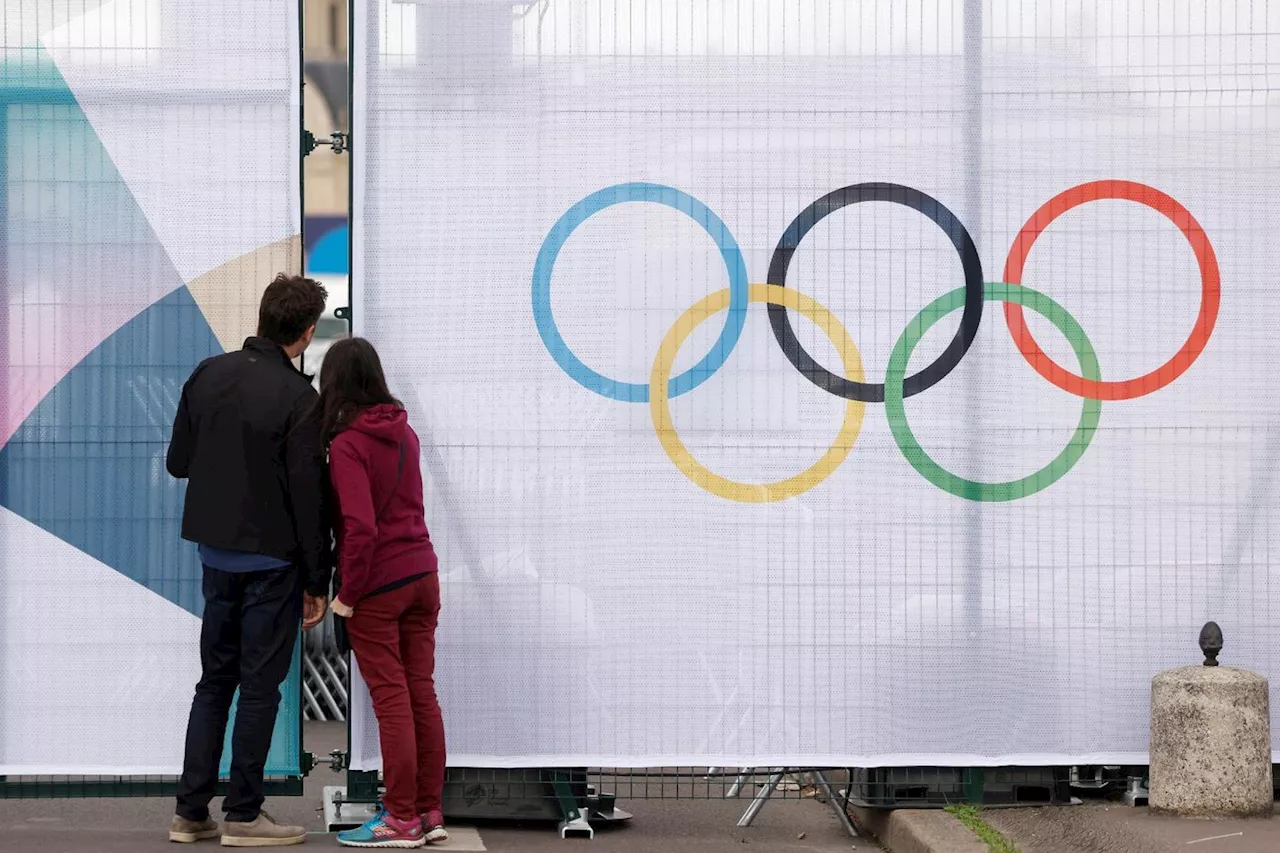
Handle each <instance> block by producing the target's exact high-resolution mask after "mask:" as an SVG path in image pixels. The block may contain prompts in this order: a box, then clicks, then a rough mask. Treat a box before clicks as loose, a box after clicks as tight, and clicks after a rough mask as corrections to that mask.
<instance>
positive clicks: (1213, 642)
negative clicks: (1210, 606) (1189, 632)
mask: <svg viewBox="0 0 1280 853" xmlns="http://www.w3.org/2000/svg"><path fill="white" fill-rule="evenodd" d="M1200 651H1202V652H1204V665H1205V666H1217V665H1218V652H1220V651H1222V629H1221V628H1219V627H1218V623H1217V622H1206V623H1204V627H1203V628H1201V629H1200Z"/></svg>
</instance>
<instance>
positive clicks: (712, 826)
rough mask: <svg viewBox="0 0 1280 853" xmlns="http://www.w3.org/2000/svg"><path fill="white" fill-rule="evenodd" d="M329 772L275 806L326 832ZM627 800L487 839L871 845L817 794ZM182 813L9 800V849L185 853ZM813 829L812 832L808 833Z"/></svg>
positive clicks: (626, 846)
mask: <svg viewBox="0 0 1280 853" xmlns="http://www.w3.org/2000/svg"><path fill="white" fill-rule="evenodd" d="M342 731H343V730H342V729H341V727H338V728H334V727H332V726H308V730H307V736H306V740H305V743H306V745H307V748H308V749H310V750H311V751H313V752H315V753H316V754H318V755H325V754H327V753H328V751H329V750H330V749H333V748H334V747H335V746H339V745H340V744H341V743H342V742H343V735H342ZM340 779H341V777H340V776H337V775H335V774H333V773H331V772H330V771H329V770H328V769H320V770H318V771H316V772H315V773H314V774H313V775H312V776H311V777H310V778H309V779H308V780H307V794H306V796H304V797H302V798H298V799H280V800H274V801H272V802H270V803H268V806H267V807H268V808H269V809H270V810H271V811H272V812H273V813H274V814H275V815H276V816H277V817H278V818H279V819H281V820H287V821H289V822H291V823H298V824H302V825H304V826H306V827H308V829H312V830H314V831H316V832H317V833H319V832H320V831H321V830H323V825H322V820H321V816H320V811H319V808H320V796H321V790H322V789H323V788H324V786H325V785H334V784H341V782H340V781H339V780H340ZM619 806H620V807H622V808H624V809H626V810H627V811H629V812H631V813H632V814H634V815H635V819H634V820H632V821H630V822H629V823H628V824H627V825H625V826H623V827H620V828H617V829H614V830H609V831H604V832H600V833H597V835H596V838H595V840H594V841H585V840H579V839H569V840H566V841H562V840H561V839H560V838H559V836H558V834H557V833H556V831H555V827H554V826H549V825H544V826H530V827H521V828H515V827H509V826H483V827H481V830H480V832H481V837H482V839H483V841H484V843H485V846H486V847H487V848H488V849H489V850H492V851H497V853H517V851H519V853H526V851H527V853H539V851H548V853H550V851H556V853H560V851H563V850H565V849H567V848H568V849H582V850H583V851H588V850H589V851H591V853H597V851H598V853H614V851H661V853H743V851H746V850H753V849H754V850H759V851H762V853H763V851H768V853H814V851H823V853H826V851H849V850H852V849H855V844H856V849H858V850H870V849H873V846H872V845H871V844H870V843H868V842H865V841H856V842H855V841H854V840H852V839H850V838H848V837H847V836H846V835H844V833H843V831H842V830H841V829H840V826H839V824H838V823H837V821H836V818H835V816H834V815H833V814H832V813H831V811H830V809H828V808H827V807H826V806H823V805H821V804H819V803H817V802H815V801H813V800H797V799H794V798H789V799H778V800H775V801H773V802H771V803H769V804H768V805H766V806H765V808H764V810H763V811H762V812H761V813H760V816H759V817H758V818H757V819H756V822H755V825H754V826H752V827H750V828H748V829H738V828H737V827H736V826H735V824H736V823H737V820H738V817H739V816H740V815H741V813H742V810H743V809H744V808H745V806H746V801H745V800H731V801H725V800H699V801H687V800H631V801H627V802H620V803H619ZM172 814H173V804H172V802H170V801H168V800H37V801H12V800H8V801H6V800H0V853H28V851H29V853H81V851H87V853H161V852H162V853H175V851H176V850H178V849H179V848H178V847H177V846H176V845H171V844H169V842H168V840H167V838H168V836H167V828H168V823H169V818H170V816H171V815H172ZM802 834H803V838H802V837H801V835H802ZM181 849H191V850H193V851H206V853H212V851H214V850H220V849H222V848H221V847H219V846H218V844H217V842H206V843H204V844H198V845H192V846H191V847H190V848H181ZM299 849H312V850H315V849H334V850H337V849H340V848H339V847H338V845H337V842H335V841H334V840H333V839H332V838H329V837H326V836H324V835H316V836H315V837H313V838H311V839H310V840H309V843H308V844H307V845H306V846H305V847H303V848H299Z"/></svg>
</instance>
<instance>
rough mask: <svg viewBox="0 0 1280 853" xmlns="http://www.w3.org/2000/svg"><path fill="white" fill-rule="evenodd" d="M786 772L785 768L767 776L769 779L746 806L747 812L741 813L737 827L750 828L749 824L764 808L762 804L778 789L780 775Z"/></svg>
mask: <svg viewBox="0 0 1280 853" xmlns="http://www.w3.org/2000/svg"><path fill="white" fill-rule="evenodd" d="M785 772H786V768H780V769H779V770H777V771H776V772H774V773H771V774H769V779H768V781H766V782H765V783H764V785H763V787H761V788H760V790H759V791H757V792H756V796H755V798H754V799H753V800H752V801H751V805H749V806H747V810H746V811H745V812H743V813H742V817H740V818H738V826H751V822H752V821H754V820H755V819H756V815H758V814H760V810H761V809H762V808H764V804H765V803H766V802H768V800H769V798H770V797H772V796H773V792H774V791H776V790H777V789H778V785H780V784H781V783H782V775H783V773H785Z"/></svg>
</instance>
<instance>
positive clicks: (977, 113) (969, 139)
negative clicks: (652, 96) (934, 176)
mask: <svg viewBox="0 0 1280 853" xmlns="http://www.w3.org/2000/svg"><path fill="white" fill-rule="evenodd" d="M964 81H965V86H964V94H965V103H966V105H967V109H966V110H965V114H964V131H963V132H964V160H965V162H964V174H965V187H964V193H965V204H964V206H965V217H964V219H965V222H967V223H968V226H969V234H970V236H971V237H972V238H973V243H974V245H975V246H977V248H978V255H979V257H981V256H982V231H983V229H982V106H983V104H982V0H965V2H964ZM983 272H984V274H987V275H990V272H989V271H987V270H984V271H983ZM981 379H982V378H981V376H980V375H979V371H976V370H975V371H970V381H969V389H968V394H967V397H968V400H969V405H968V406H966V407H965V415H966V417H967V420H968V421H969V424H968V426H969V429H968V430H967V432H968V434H969V435H970V436H972V437H973V438H972V439H971V441H970V443H969V448H968V451H969V458H970V460H971V461H972V463H973V465H972V467H971V470H976V469H977V464H976V463H977V462H978V459H979V454H980V453H981V448H980V446H979V445H980V442H979V441H978V440H977V437H978V436H979V435H980V434H981V420H982V414H981V397H980V395H981V393H982V381H981ZM966 516H967V518H966V524H965V532H966V537H965V539H966V541H965V549H964V554H965V592H964V609H965V624H966V626H967V627H968V634H969V636H968V641H969V644H970V646H971V647H972V646H974V645H975V644H980V643H982V642H983V637H984V636H985V633H984V632H983V630H982V504H981V503H978V502H977V501H973V502H971V503H970V504H969V506H968V507H967V512H966ZM969 774H970V781H971V784H972V785H973V787H974V788H975V789H976V790H977V791H979V792H981V791H982V790H983V788H984V787H985V785H984V782H985V773H984V772H983V771H982V770H981V769H978V768H973V769H970V771H969ZM979 801H981V794H980V793H979Z"/></svg>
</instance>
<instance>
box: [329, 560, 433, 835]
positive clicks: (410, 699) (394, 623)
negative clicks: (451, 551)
mask: <svg viewBox="0 0 1280 853" xmlns="http://www.w3.org/2000/svg"><path fill="white" fill-rule="evenodd" d="M439 616H440V578H439V576H438V575H437V574H435V573H434V572H433V573H432V574H429V575H427V576H426V577H424V578H420V579H418V580H416V581H414V582H412V583H410V584H408V585H407V586H402V587H400V588H399V589H395V590H392V591H391V592H384V593H381V594H378V595H375V596H373V597H372V598H367V599H365V600H364V601H362V602H360V603H359V604H357V605H356V606H355V613H354V614H353V615H352V617H351V618H350V619H348V620H347V632H348V634H349V635H350V637H351V651H352V652H354V653H355V656H356V663H357V664H359V666H360V675H361V677H363V678H364V682H365V684H367V685H368V686H369V694H370V695H371V696H372V697H373V713H374V715H375V716H376V717H377V718H378V733H379V740H380V742H381V745H382V778H383V781H384V783H385V784H386V786H387V795H386V797H385V798H384V799H383V801H382V804H383V807H384V808H386V810H387V811H388V812H390V813H391V816H392V817H394V818H396V819H397V820H412V819H413V818H414V817H416V816H417V815H421V814H426V813H428V812H433V811H440V797H441V794H442V793H443V791H444V765H445V745H444V718H443V717H442V716H441V714H440V702H439V700H437V698H436V683H435V666H436V622H437V621H438V619H439Z"/></svg>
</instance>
